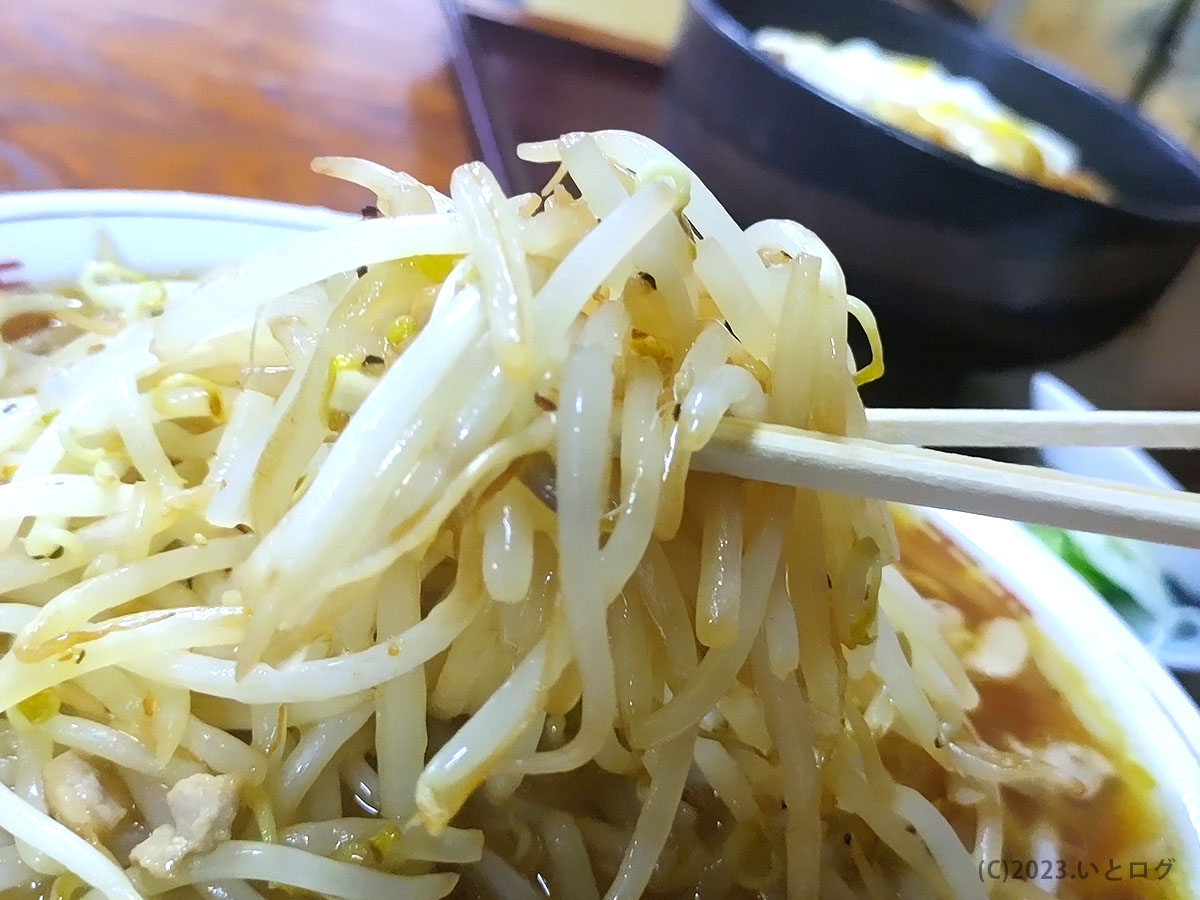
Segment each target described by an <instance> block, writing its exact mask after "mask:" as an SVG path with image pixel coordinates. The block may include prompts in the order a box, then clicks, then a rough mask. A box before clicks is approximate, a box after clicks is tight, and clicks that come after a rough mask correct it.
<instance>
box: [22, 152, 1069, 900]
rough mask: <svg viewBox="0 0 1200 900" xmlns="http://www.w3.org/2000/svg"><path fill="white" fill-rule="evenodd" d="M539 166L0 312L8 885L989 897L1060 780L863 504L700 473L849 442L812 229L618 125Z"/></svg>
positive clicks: (827, 275) (850, 374)
mask: <svg viewBox="0 0 1200 900" xmlns="http://www.w3.org/2000/svg"><path fill="white" fill-rule="evenodd" d="M522 152H523V154H524V155H525V157H526V158H527V159H531V160H535V161H540V162H549V163H557V164H558V166H559V168H558V170H557V173H556V174H555V175H554V176H553V178H552V179H551V180H550V183H549V185H548V186H547V188H546V189H545V191H544V192H543V193H542V194H540V195H532V194H531V195H523V196H516V197H507V196H505V195H504V193H503V192H502V191H501V189H500V187H499V185H498V184H497V181H496V179H495V178H494V177H493V175H492V174H491V173H490V172H489V171H488V170H487V169H486V168H485V167H484V166H482V165H480V164H469V165H465V166H463V167H461V168H459V169H458V170H457V171H456V172H455V173H454V176H453V179H452V181H451V184H450V196H449V197H448V198H447V197H443V196H441V195H440V194H438V193H436V192H435V191H433V190H432V189H429V188H426V187H425V186H423V185H421V184H419V183H418V182H416V181H414V180H413V179H411V178H409V177H407V176H405V175H401V174H398V173H394V172H391V171H390V170H387V169H385V168H383V167H381V166H378V165H375V164H372V163H368V162H365V161H362V160H355V159H345V158H327V159H322V160H318V161H317V162H316V163H315V164H314V165H315V168H317V169H318V171H322V172H325V173H327V174H330V175H333V176H336V177H339V178H343V179H347V180H350V181H353V182H357V183H358V184H361V185H363V186H364V187H366V188H368V189H369V190H370V191H372V192H374V193H375V195H376V197H377V199H376V201H375V204H374V205H373V206H372V207H368V208H367V209H366V210H364V216H363V218H362V219H361V220H360V221H348V222H347V223H346V224H344V225H340V226H336V227H333V228H330V229H328V230H324V231H320V232H317V233H312V234H305V235H302V236H299V237H297V238H296V239H295V240H293V241H292V242H291V243H289V244H287V245H286V246H283V247H281V248H280V249H278V250H277V251H274V252H271V253H269V254H267V255H264V256H260V257H257V258H253V259H250V260H248V261H246V262H244V263H242V264H241V265H240V266H237V267H234V268H229V269H226V270H223V271H221V272H217V273H214V274H212V275H210V276H208V277H206V278H204V279H202V280H199V281H198V282H193V281H187V280H165V281H164V280H155V279H154V278H153V277H149V276H147V275H145V274H141V273H137V272H132V271H129V270H128V269H126V268H124V267H123V266H122V265H121V264H120V263H119V262H117V261H113V260H100V261H98V262H96V263H95V264H93V265H92V266H90V267H89V269H88V270H87V272H85V273H84V274H83V275H82V276H81V278H80V280H79V282H78V284H75V285H71V286H65V287H59V288H55V289H45V290H30V291H10V292H8V293H7V294H5V295H4V297H3V299H2V300H0V303H3V304H4V306H3V307H2V308H0V309H2V311H3V316H2V317H0V320H2V321H0V324H4V326H5V328H6V333H5V336H6V341H5V342H4V343H3V344H2V345H0V397H3V398H7V399H3V400H0V412H2V414H0V475H2V477H0V632H2V633H3V635H5V637H3V638H0V641H2V643H0V647H2V648H3V651H4V653H3V657H2V658H0V709H2V710H4V711H5V713H4V718H3V719H2V720H0V831H2V834H0V889H13V890H26V891H28V892H29V893H28V894H26V895H20V896H30V897H32V896H39V895H41V896H51V895H52V896H54V897H55V898H56V900H59V898H71V897H78V896H87V897H89V898H93V897H95V898H98V897H106V898H109V900H134V898H138V897H152V896H158V895H165V894H168V893H170V892H174V893H170V896H172V897H174V896H179V897H185V896H196V895H199V896H202V897H206V898H210V900H257V898H260V897H264V896H266V897H271V896H279V897H293V896H311V895H316V896H328V897H341V898H347V900H380V898H385V897H386V898H409V900H435V898H439V897H443V896H446V895H448V894H451V893H452V892H453V893H461V895H463V896H481V897H495V898H503V900H529V898H535V897H538V896H546V895H549V896H551V897H555V898H558V897H562V898H578V900H599V898H600V897H602V896H603V897H604V898H605V900H617V898H636V897H639V896H643V895H645V896H676V897H681V896H695V897H696V898H709V897H713V898H715V897H725V896H731V897H739V896H744V897H754V896H758V897H761V898H782V897H785V896H786V897H792V898H810V897H817V896H826V897H831V898H848V897H855V896H869V897H883V896H895V894H896V892H897V891H899V892H900V893H901V894H902V895H903V896H909V897H947V898H948V897H957V898H981V897H984V896H985V895H986V894H987V892H988V891H989V890H991V889H992V885H985V884H983V883H982V881H981V880H980V879H979V878H978V877H977V871H976V866H977V863H978V862H979V861H980V860H981V859H985V858H986V859H994V858H1000V857H1002V856H1004V855H1005V852H1006V851H1008V850H1010V849H1013V845H1012V843H1011V842H1012V841H1013V840H1015V839H1014V838H1013V837H1012V834H1011V830H1008V831H1006V828H1005V826H1004V823H1005V818H1004V816H1005V810H1004V808H1003V804H1002V799H1001V788H1002V787H1004V786H1008V787H1012V786H1016V787H1017V788H1018V789H1020V790H1024V791H1027V792H1032V793H1037V792H1039V791H1067V792H1070V791H1075V792H1079V791H1085V790H1087V789H1088V778H1087V777H1086V773H1084V774H1079V773H1078V772H1075V771H1073V770H1069V771H1064V770H1063V767H1062V766H1061V765H1057V766H1056V765H1055V764H1054V762H1053V760H1052V759H1050V758H1049V757H1048V756H1046V755H1045V754H1042V753H1041V751H1039V750H1038V749H1037V748H1025V749H1022V750H1016V749H1013V748H994V747H989V746H987V745H985V744H983V743H982V742H981V741H980V740H979V739H978V737H977V735H976V734H975V732H974V731H973V729H972V726H971V723H970V721H969V718H968V716H969V711H970V710H971V709H972V708H973V707H974V706H975V704H976V703H977V702H978V694H977V691H976V689H975V687H974V686H973V685H972V681H971V679H970V678H969V677H968V675H967V672H966V670H965V669H964V665H963V663H962V662H961V660H960V658H959V655H958V654H956V652H955V650H954V649H953V648H952V647H951V645H950V643H949V642H948V641H947V640H946V639H945V637H944V635H943V630H942V629H941V628H940V627H939V620H938V617H937V615H936V614H935V612H934V611H933V608H932V607H930V606H929V605H928V604H927V603H925V601H924V600H923V599H922V598H921V597H920V596H919V595H918V593H917V592H916V591H915V590H914V589H913V588H912V587H911V586H910V585H909V584H908V583H907V582H906V581H905V580H904V578H903V577H902V576H901V575H900V574H899V572H898V571H897V570H896V569H895V568H894V567H891V566H890V565H889V564H890V563H891V562H892V561H894V559H895V558H896V554H897V546H896V538H895V535H894V533H893V527H892V519H891V515H890V513H889V510H888V508H887V507H886V506H885V505H884V504H883V503H881V502H879V501H875V500H871V499H863V498H856V497H850V496H845V495H833V494H818V493H813V492H809V491H803V490H794V489H791V488H784V487H780V486H777V485H771V484H765V483H758V482H752V481H741V480H736V479H733V478H729V477H724V476H714V475H704V474H700V473H692V474H689V458H690V457H691V455H692V454H693V453H694V452H695V451H696V450H697V449H698V448H700V447H702V446H703V445H704V444H705V442H706V441H707V440H708V439H709V438H710V437H711V436H712V434H713V433H714V430H715V429H716V427H717V425H718V423H719V421H720V420H721V419H722V418H723V417H725V416H729V415H732V416H739V417H742V418H746V419H751V420H762V421H769V422H777V423H784V424H788V425H794V426H801V427H805V428H813V429H818V430H821V431H825V432H829V433H836V434H849V435H854V434H861V433H862V431H863V428H864V411H863V407H862V404H861V402H860V400H859V397H858V393H857V386H858V385H859V384H861V383H862V382H864V381H867V380H870V379H871V378H874V377H876V376H878V375H879V374H880V372H881V370H882V356H881V351H880V348H879V336H878V334H877V332H876V329H875V325H874V321H873V319H872V317H871V314H870V312H869V310H868V309H867V307H866V306H865V305H864V304H863V303H862V302H860V301H859V300H857V299H855V298H854V297H852V296H849V295H848V294H847V292H846V284H845V281H844V278H843V276H842V273H841V270H840V268H839V266H838V264H837V261H836V260H835V259H834V257H833V256H832V254H831V253H830V252H829V250H828V249H827V248H826V247H825V245H824V244H822V243H821V241H820V240H818V239H817V237H816V236H814V235H813V234H812V233H811V232H809V231H808V230H806V229H804V228H803V227H801V226H800V225H797V224H795V223H793V222H785V221H766V222H761V223H758V224H756V225H754V226H752V227H750V228H748V229H745V230H743V229H741V228H739V227H738V226H737V225H736V224H735V223H734V221H733V220H732V219H731V218H730V217H729V215H728V214H727V213H726V212H725V211H724V210H723V209H722V207H721V206H720V205H719V203H718V202H717V201H716V200H715V199H714V196H713V195H712V193H710V191H709V190H708V189H707V188H706V187H705V186H704V185H703V184H701V183H700V182H699V181H698V180H697V179H696V178H695V177H694V176H693V174H692V173H691V172H690V171H689V170H688V169H687V168H686V167H684V166H683V165H682V164H681V163H680V162H679V161H678V160H676V159H675V158H674V157H672V156H671V155H670V154H669V153H667V152H666V151H665V150H663V149H662V148H661V147H658V146H657V145H655V144H653V143H652V142H650V141H648V140H646V139H644V138H641V137H638V136H636V135H631V134H627V133H620V132H602V133H596V134H575V135H568V136H565V137H563V138H562V139H560V140H557V141H553V142H547V143H542V144H536V145H527V146H525V147H523V148H522ZM568 176H569V178H568ZM851 318H853V319H855V320H857V322H858V323H859V324H860V325H861V327H862V328H863V329H864V330H865V331H866V333H867V335H868V336H869V339H870V344H871V347H872V351H873V353H872V358H871V359H870V360H868V361H866V362H865V363H864V364H862V365H858V364H856V362H855V361H854V360H853V359H852V357H851V353H850V351H849V349H848V346H847V328H848V322H849V321H850V319H851ZM895 747H907V748H909V750H908V751H906V753H907V757H906V758H910V757H913V756H914V754H915V756H916V757H919V758H920V759H921V760H922V761H923V762H922V765H924V766H926V767H928V768H929V769H930V771H932V772H934V773H935V775H936V777H935V778H933V779H932V780H930V779H924V782H925V783H926V784H933V785H935V786H936V790H932V789H926V788H924V787H923V786H922V784H916V783H914V782H913V781H912V779H908V780H905V779H904V778H903V777H902V773H900V772H897V771H895V768H896V766H895V765H894V762H893V761H894V759H895V758H896V754H895V752H894V748H895ZM889 748H892V749H889ZM901 755H902V756H904V754H901ZM64 773H66V774H64ZM64 779H66V782H65V783H66V786H65V787H64ZM64 790H65V791H66V792H67V793H66V794H64ZM72 791H73V792H74V793H71V792H72ZM185 795H194V796H200V797H203V798H206V799H205V802H211V803H212V804H214V809H216V808H218V807H219V808H221V809H223V812H217V813H214V814H213V816H211V817H210V818H211V819H212V821H211V822H209V821H208V820H206V823H205V824H204V825H203V827H202V825H201V824H197V823H196V822H194V821H191V820H190V819H189V820H188V821H185V819H188V818H189V814H188V813H186V812H185V808H186V796H185ZM72 796H73V797H76V798H77V799H78V801H79V803H81V804H83V807H82V808H81V809H77V810H74V812H70V811H69V810H68V807H70V802H69V801H70V797H72ZM222 817H223V819H224V820H222ZM81 822H82V823H85V824H80V823H81ZM189 829H192V831H194V835H192V836H189V835H191V834H192V831H189ZM152 835H157V837H154V838H152V837H151V836H152ZM1037 839H1038V840H1041V841H1042V845H1041V846H1042V847H1043V849H1044V847H1045V845H1046V842H1050V843H1051V844H1052V843H1053V840H1054V836H1053V834H1050V835H1049V836H1047V835H1046V834H1042V835H1041V836H1040V837H1038V838H1037ZM1031 840H1032V838H1031ZM147 841H153V842H157V844H156V846H157V845H162V846H164V847H167V848H168V850H169V851H170V852H168V853H167V855H166V856H165V857H164V858H162V859H159V860H158V861H157V862H155V863H153V864H151V863H149V862H147V860H148V859H149V858H150V856H151V854H150V850H149V849H148V847H149V845H148V844H147V843H146V842H147ZM139 848H140V849H139ZM172 848H173V849H172ZM999 889H1000V888H999V887H997V888H996V890H999Z"/></svg>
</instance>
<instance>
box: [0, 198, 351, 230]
mask: <svg viewBox="0 0 1200 900" xmlns="http://www.w3.org/2000/svg"><path fill="white" fill-rule="evenodd" d="M97 218H103V219H188V220H195V221H209V222H238V223H243V224H253V225H265V226H277V227H279V228H281V229H288V230H291V231H296V230H301V229H302V230H307V231H315V230H317V229H320V228H326V227H328V226H330V225H335V224H337V223H339V222H344V221H346V220H347V219H349V218H353V214H351V213H346V212H339V211H337V210H332V209H329V208H327V207H324V206H303V205H300V204H296V203H285V202H282V201H279V200H263V199H258V198H254V197H228V196H224V195H221V194H199V193H192V192H190V191H137V190H123V189H99V190H88V189H68V190H47V191H13V192H11V193H7V194H0V223H16V222H39V221H50V220H58V221H61V220H68V219H97Z"/></svg>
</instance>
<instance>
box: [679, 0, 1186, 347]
mask: <svg viewBox="0 0 1200 900" xmlns="http://www.w3.org/2000/svg"><path fill="white" fill-rule="evenodd" d="M766 25H775V26H780V27H784V28H793V29H796V30H799V31H813V32H817V33H820V34H822V35H824V36H825V37H827V38H829V39H831V40H833V41H835V42H836V41H842V40H845V39H847V38H850V37H856V36H859V37H866V38H869V39H871V40H873V41H875V42H876V43H878V44H879V45H881V46H882V47H884V48H885V49H888V50H893V51H899V52H903V53H910V54H915V55H919V56H925V57H930V58H932V59H935V60H938V61H939V62H941V63H942V64H943V65H944V66H945V67H946V68H947V69H948V70H949V71H950V72H952V73H953V74H956V75H963V76H967V77H970V78H974V79H976V80H978V81H979V82H981V83H982V84H984V85H985V86H986V87H987V88H988V90H990V91H991V92H992V93H993V94H994V95H995V96H996V97H997V99H999V100H1000V102H1002V103H1004V104H1005V105H1007V106H1009V107H1011V108H1013V109H1015V110H1016V111H1017V112H1018V113H1021V114H1022V115H1024V116H1027V117H1029V118H1032V119H1034V120H1036V121H1039V122H1042V123H1044V124H1046V125H1048V126H1049V127H1051V128H1053V129H1055V130H1056V131H1058V132H1060V133H1061V134H1063V135H1065V136H1066V137H1067V138H1068V139H1069V140H1071V141H1072V142H1074V143H1075V144H1076V145H1077V146H1079V148H1080V150H1081V153H1082V158H1083V164H1084V166H1085V167H1086V168H1088V169H1090V170H1092V171H1093V172H1095V173H1097V174H1098V175H1099V176H1100V177H1101V178H1103V179H1104V180H1105V181H1107V182H1108V183H1109V184H1110V185H1111V186H1112V187H1113V189H1114V190H1115V192H1116V195H1117V199H1116V200H1115V202H1113V203H1112V204H1111V205H1109V204H1104V203H1099V202H1096V201H1093V200H1088V199H1084V198H1080V197H1075V196H1071V195H1068V194H1064V193H1060V192H1058V191H1054V190H1051V189H1049V188H1045V187H1042V186H1040V185H1038V184H1034V183H1032V182H1028V181H1024V180H1022V179H1019V178H1016V177H1013V176H1010V175H1006V174H1003V173H1000V172H996V171H994V170H992V169H988V168H986V167H984V166H980V165H978V164H976V163H974V162H972V161H971V160H969V159H967V158H966V157H963V156H960V155H958V154H955V153H952V152H950V151H947V150H944V149H942V148H940V147H938V146H936V145H933V144H930V143H928V142H926V141H924V140H922V139H920V138H917V137H915V136H913V135H911V134H909V133H907V132H905V131H903V130H900V129H897V128H893V127H891V126H888V125H885V124H882V123H880V122H878V121H876V120H874V119H872V118H870V117H868V116H866V115H864V114H861V113H859V112H856V111H855V110H854V109H852V108H849V107H847V106H844V105H842V104H841V103H839V102H838V101H836V100H833V99H831V98H830V97H828V96H827V95H825V94H822V93H821V92H820V91H818V90H817V89H815V88H813V87H810V86H809V85H808V84H807V83H805V82H804V81H803V80H801V79H800V78H798V77H797V76H795V75H793V74H792V73H790V72H789V71H787V70H786V69H785V68H784V67H783V66H781V65H779V64H778V63H777V62H775V61H774V60H772V59H770V58H769V57H767V56H765V55H764V54H761V53H759V52H758V51H756V50H755V49H753V47H752V46H751V36H752V34H753V32H754V31H755V30H756V29H758V28H759V27H761V26H766ZM667 88H668V92H667V96H668V98H669V101H670V102H669V103H668V104H667V106H666V110H665V112H666V115H667V128H668V135H669V137H668V144H669V146H671V147H672V149H674V150H676V151H677V152H678V153H679V154H680V155H681V156H682V157H683V158H684V159H685V160H686V161H687V162H688V163H689V165H691V166H693V168H695V170H696V171H697V173H698V174H699V175H700V176H701V177H702V178H704V179H705V180H706V181H708V182H709V183H710V185H711V186H712V187H713V189H714V190H715V191H716V193H717V196H718V197H720V198H721V200H722V201H723V202H724V203H726V205H727V206H728V208H729V209H730V212H731V213H732V214H733V215H734V217H735V218H736V219H738V221H740V222H742V223H743V224H748V223H750V222H753V221H757V220H758V219H762V218H792V219H796V220H797V221H800V222H803V223H804V224H805V225H807V226H809V227H811V228H812V229H813V230H814V231H816V232H817V234H819V235H820V236H821V238H822V239H823V240H824V241H825V242H826V243H827V244H829V246H830V247H831V249H832V250H833V251H834V253H835V254H836V255H837V256H838V258H839V259H840V260H841V262H842V264H843V266H844V268H845V270H846V276H847V279H848V281H849V285H850V289H851V291H852V292H853V293H855V294H856V295H858V296H860V297H862V298H863V299H864V300H866V301H868V302H869V303H870V304H871V305H872V307H873V308H874V310H875V312H876V314H877V316H878V317H879V318H880V322H881V327H882V328H883V329H884V337H885V345H886V346H887V347H889V348H890V349H891V350H893V351H897V350H898V351H900V354H899V357H898V359H900V360H902V359H905V358H906V357H907V358H908V359H909V360H910V363H909V364H910V365H911V364H912V363H911V360H913V359H916V360H918V361H920V362H942V363H957V364H960V365H962V364H966V365H969V366H971V367H980V366H985V367H994V366H1010V365H1024V364H1032V363H1042V362H1047V361H1050V360H1053V359H1059V358H1063V357H1066V356H1069V355H1072V354H1074V353H1076V352H1079V351H1081V350H1084V349H1087V348H1089V347H1092V346H1095V345H1096V344H1099V343H1101V342H1103V341H1105V340H1106V339H1108V338H1110V337H1112V336H1113V335H1115V334H1116V333H1117V332H1119V331H1120V330H1122V329H1123V328H1125V327H1126V326H1127V325H1129V324H1130V323H1131V322H1132V321H1134V320H1135V319H1136V318H1137V317H1138V316H1139V315H1140V314H1141V313H1143V312H1144V311H1145V310H1146V309H1147V308H1148V307H1150V306H1151V305H1152V304H1153V303H1154V301H1155V300H1157V299H1158V297H1159V296H1160V295H1161V294H1162V293H1163V291H1164V290H1165V288H1166V287H1167V285H1169V284H1170V282H1171V281H1172V279H1174V277H1175V276H1176V274H1178V272H1179V270H1180V269H1181V268H1182V267H1183V266H1184V264H1185V263H1186V262H1187V260H1188V259H1189V257H1190V256H1191V255H1192V253H1193V251H1194V250H1195V248H1196V245H1197V243H1200V162H1198V161H1197V160H1196V158H1195V157H1194V156H1192V154H1191V153H1190V152H1189V151H1188V150H1187V149H1186V148H1184V147H1183V146H1181V145H1179V144H1177V143H1176V142H1174V141H1172V140H1171V139H1169V138H1168V137H1166V136H1165V135H1164V134H1163V133H1162V132H1161V131H1159V130H1158V129H1156V128H1155V127H1154V126H1152V125H1150V124H1149V123H1148V122H1147V121H1146V120H1145V119H1143V118H1142V117H1141V116H1140V115H1139V114H1138V113H1137V111H1136V110H1135V109H1133V108H1132V107H1130V106H1126V105H1123V104H1121V103H1118V102H1115V101H1113V100H1111V99H1109V98H1107V97H1105V96H1104V95H1102V94H1100V93H1099V92H1098V91H1095V90H1093V89H1091V88H1089V87H1086V86H1084V85H1083V84H1080V83H1079V82H1077V81H1073V80H1072V78H1071V77H1070V76H1067V75H1065V74H1063V73H1061V72H1055V71H1053V70H1052V69H1050V68H1049V67H1047V66H1045V65H1044V64H1042V63H1040V62H1037V61H1034V60H1031V59H1028V58H1026V57H1024V56H1022V55H1021V54H1020V53H1018V52H1017V51H1015V50H1014V49H1013V48H1011V47H1008V46H1006V45H1004V44H1001V43H999V42H997V41H996V40H994V39H993V38H992V37H990V36H989V35H987V34H986V33H984V32H982V31H981V30H979V29H976V28H973V27H971V26H968V25H962V24H959V23H954V22H950V21H948V20H946V19H943V18H939V17H937V16H932V15H929V14H922V13H919V12H915V11H913V10H910V9H907V8H905V7H902V6H899V5H897V4H895V3H892V2H889V0H837V2H830V0H723V2H718V0H691V4H690V7H689V10H688V13H687V16H686V19H685V23H684V28H683V31H682V36H681V39H680V41H679V44H678V45H677V48H676V50H675V52H674V54H673V56H672V58H671V61H670V65H669V69H668V84H667ZM893 356H894V357H895V354H893Z"/></svg>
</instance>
